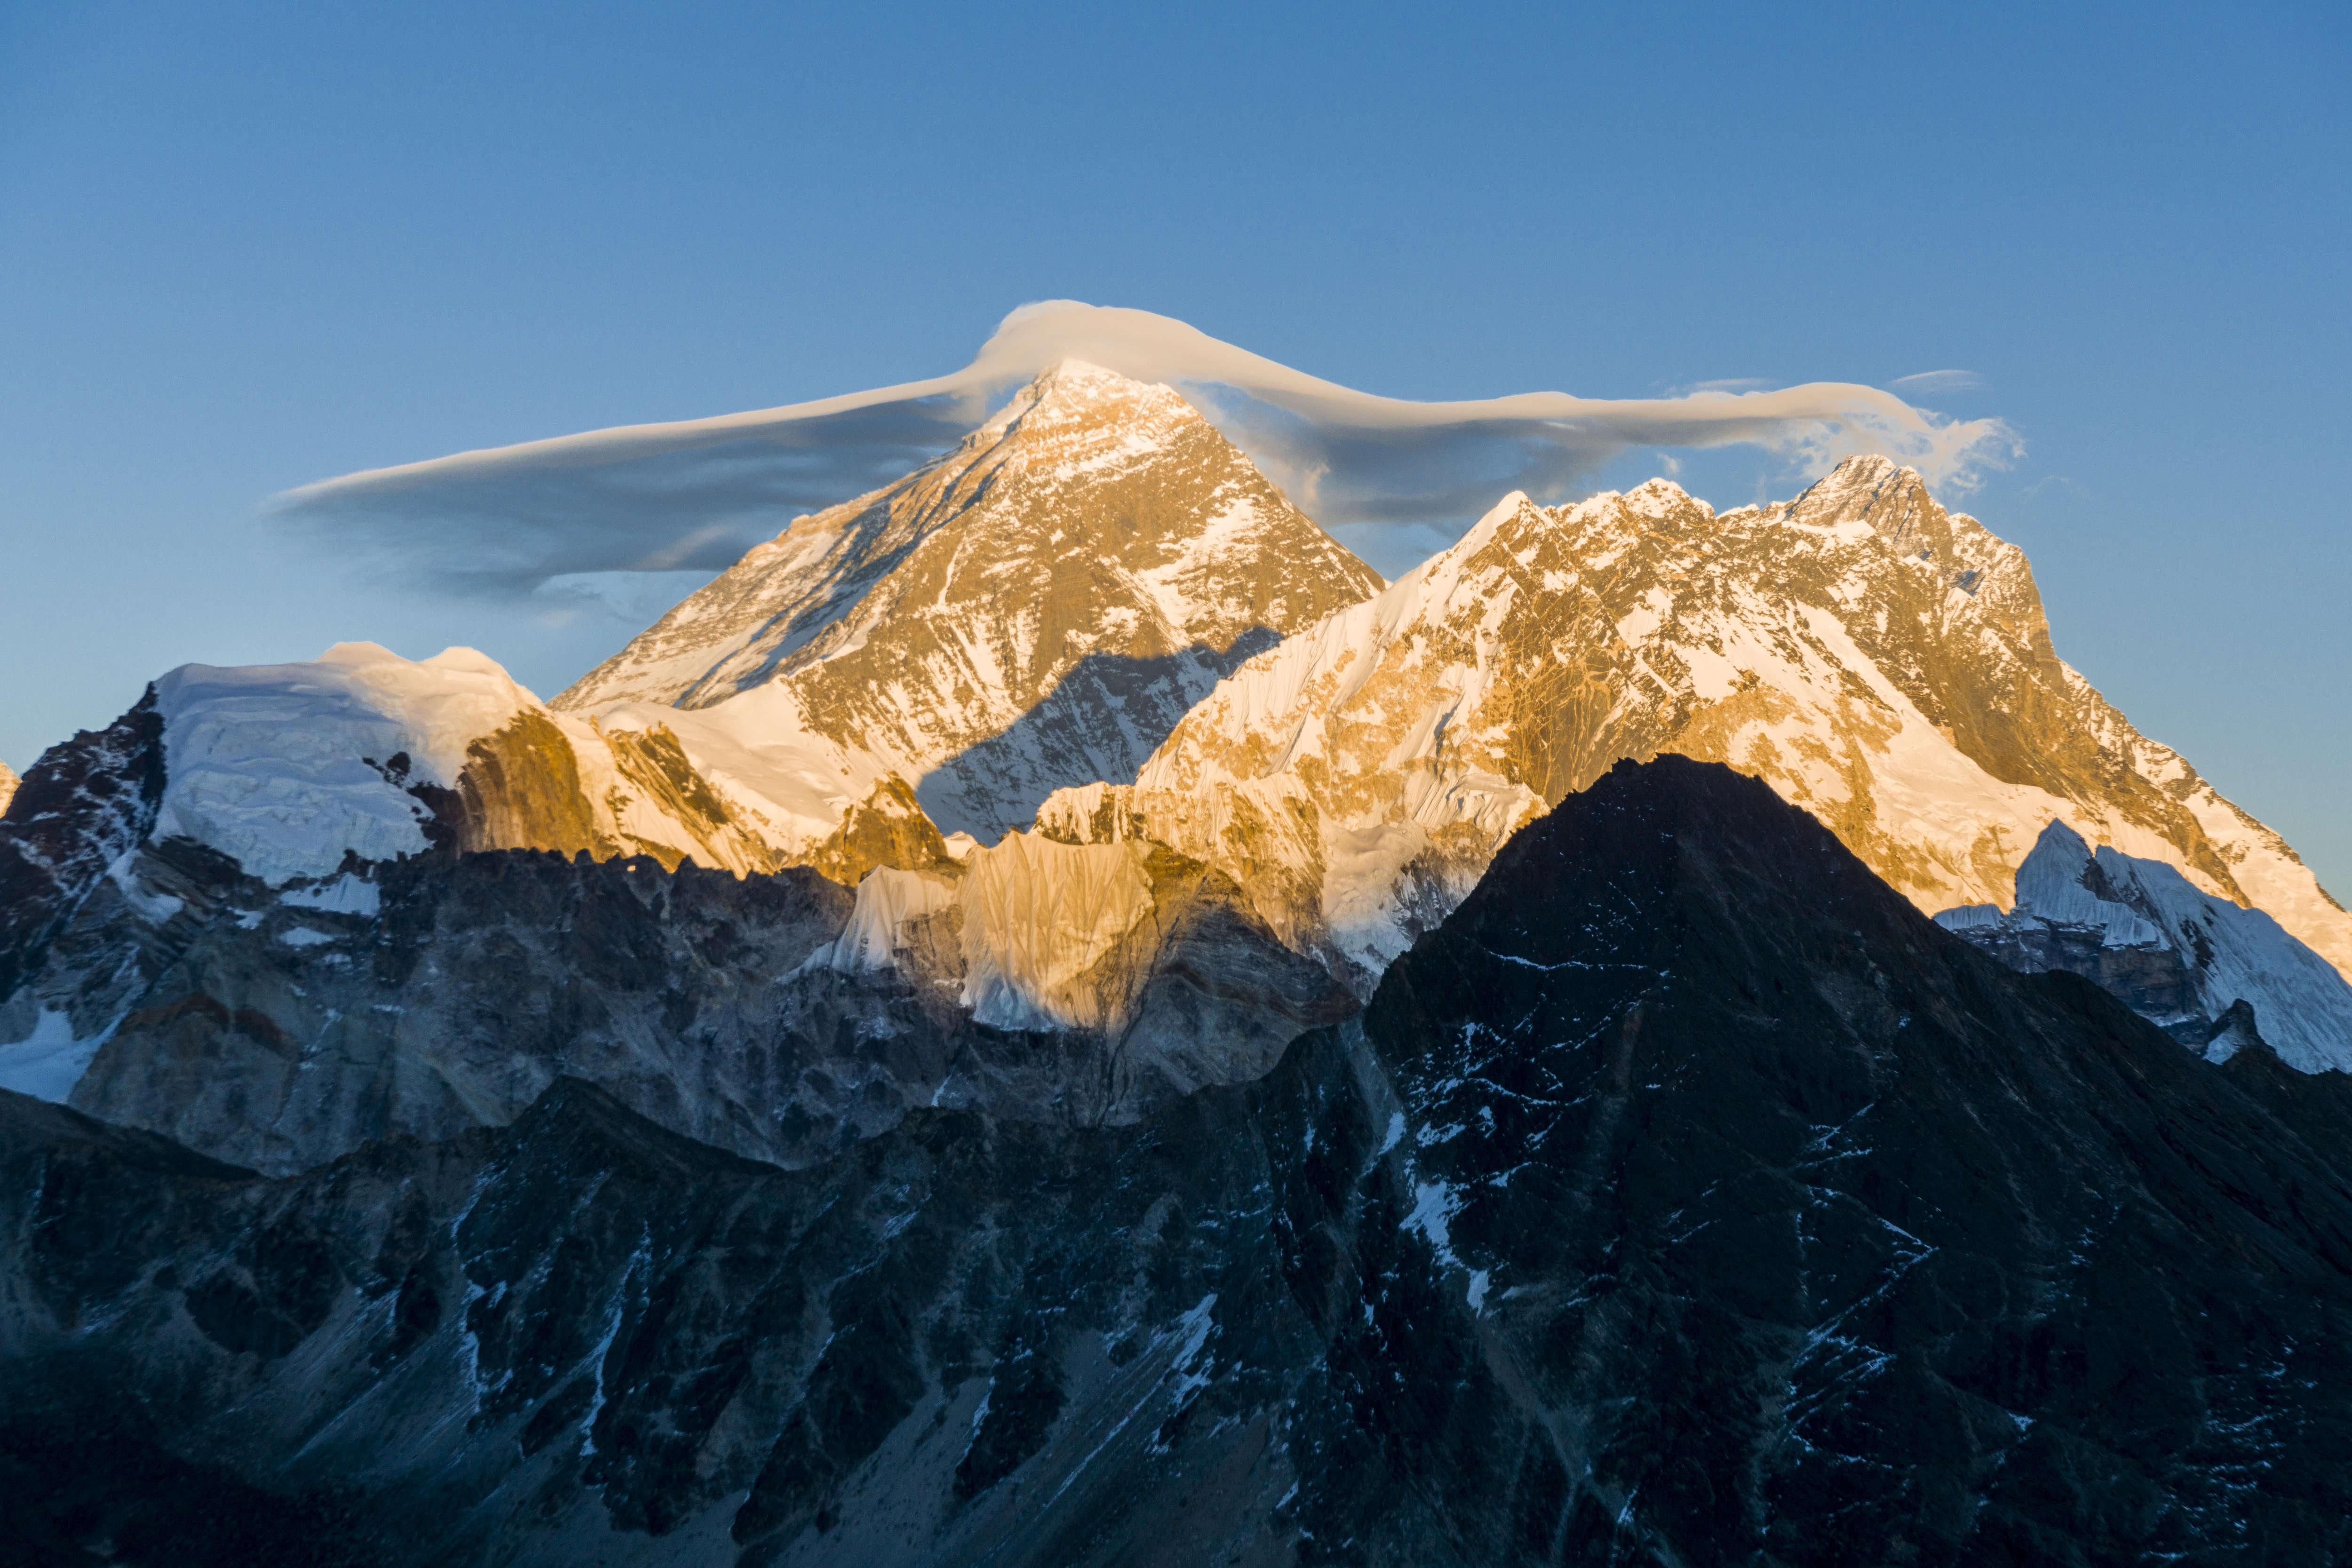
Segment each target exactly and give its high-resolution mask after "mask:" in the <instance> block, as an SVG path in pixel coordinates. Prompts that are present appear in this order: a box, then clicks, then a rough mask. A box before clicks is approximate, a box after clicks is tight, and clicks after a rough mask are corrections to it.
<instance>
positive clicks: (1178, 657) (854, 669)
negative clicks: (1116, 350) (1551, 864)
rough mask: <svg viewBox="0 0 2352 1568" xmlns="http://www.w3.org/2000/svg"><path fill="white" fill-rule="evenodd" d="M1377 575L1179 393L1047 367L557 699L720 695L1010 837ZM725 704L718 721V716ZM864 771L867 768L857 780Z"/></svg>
mask: <svg viewBox="0 0 2352 1568" xmlns="http://www.w3.org/2000/svg"><path fill="white" fill-rule="evenodd" d="M1380 588H1381V579H1380V576H1379V574H1376V573H1374V572H1373V571H1372V570H1371V568H1370V567H1369V566H1366V565H1365V564H1364V563H1362V562H1360V561H1359V560H1357V559H1356V558H1355V557H1354V556H1353V555H1351V554H1349V552H1348V551H1347V550H1346V549H1344V548H1343V547H1342V546H1341V545H1340V544H1339V542H1337V541H1335V540H1334V539H1332V538H1331V537H1330V535H1328V534H1327V533H1325V532H1324V531H1322V530H1321V529H1320V528H1318V527H1317V526H1316V525H1315V523H1314V522H1313V521H1311V520H1309V519H1308V518H1307V517H1306V516H1305V515H1304V514H1303V513H1301V512H1299V511H1298V510H1297V509H1296V508H1295V507H1293V506H1292V505H1291V504H1290V503H1289V501H1288V500H1286V499H1284V497H1283V495H1282V493H1281V491H1280V490H1278V489H1276V488H1275V487H1274V485H1273V484H1271V483H1270V482H1268V480H1267V479H1265V476H1264V475H1263V474H1261V473H1259V472H1258V470H1257V468H1255V466H1254V465H1252V464H1251V462H1250V460H1249V459H1248V458H1246V457H1244V455H1243V454H1242V453H1241V452H1240V451H1239V450H1238V449H1237V448H1235V447H1234V446H1233V445H1232V443H1230V442H1228V441H1227V440H1226V439H1225V438H1224V437H1223V436H1221V435H1219V434H1218V433H1217V431H1216V429H1215V428H1214V427H1213V426H1211V425H1210V424H1209V422H1208V421H1207V420H1206V419H1203V418H1202V416H1201V415H1200V414H1199V413H1198V412H1197V411H1196V410H1194V409H1193V407H1192V405H1190V404H1188V403H1186V402H1185V401H1184V399H1183V398H1181V396H1179V395H1177V394H1176V393H1175V392H1174V391H1172V390H1171V389H1170V388H1168V387H1166V386H1160V385H1153V384H1145V383H1142V382H1137V381H1131V380H1129V379H1128V378H1127V377H1125V376H1121V375H1118V374H1114V373H1112V372H1110V371H1107V370H1103V369H1101V368H1099V367H1098V366H1095V365H1091V364H1087V363H1082V362H1080V361H1076V360H1067V361H1065V362H1063V363H1060V364H1058V365H1056V366H1055V367H1054V368H1053V369H1052V370H1050V371H1048V372H1047V373H1046V374H1044V375H1041V376H1039V377H1038V378H1037V379H1036V380H1035V381H1034V382H1033V383H1031V384H1029V385H1028V387H1026V388H1025V389H1024V391H1023V392H1022V393H1021V394H1020V395H1018V396H1016V397H1015V398H1014V399H1013V401H1012V402H1011V403H1010V404H1008V405H1006V406H1005V407H1004V409H1003V411H1001V412H1000V413H998V414H997V415H996V416H994V417H992V418H991V419H990V420H989V421H988V422H987V423H986V424H984V425H982V426H981V427H980V428H978V429H977V430H974V431H973V432H972V433H971V435H970V436H968V437H965V438H964V439H963V440H962V441H961V443H959V444H958V445H957V446H956V447H955V448H954V449H953V450H952V451H950V452H949V453H947V454H946V455H945V456H943V457H941V458H938V459H937V460H935V461H933V462H931V463H929V464H927V465H926V466H924V467H923V468H919V469H918V470H916V471H915V472H914V473H911V474H909V475H908V476H907V477H906V478H905V479H900V480H898V482H897V483H895V484H892V485H889V486H887V487H886V488H884V489H879V490H877V491H874V492H873V493H871V494H869V495H865V496H861V497H859V498H857V499H856V500H851V501H847V502H845V503H844V504H842V505H840V506H837V507H835V508H833V509H831V510H827V511H823V512H819V513H817V514H815V515H814V516H810V517H803V518H801V519H799V520H798V521H795V522H794V523H793V525H792V527H790V528H788V529H786V530H785V531H783V532H782V533H781V534H779V535H777V537H776V538H775V539H774V540H773V541H772V542H769V543H767V544H763V545H761V546H760V547H759V548H757V549H755V550H753V551H752V552H751V553H750V554H748V555H746V556H745V557H744V558H743V559H742V560H741V561H740V563H737V564H736V565H735V566H734V567H733V568H732V569H730V570H729V571H728V572H726V573H724V574H721V575H720V576H719V578H718V579H717V580H716V581H714V582H712V583H711V584H709V585H708V586H706V587H704V588H703V589H702V590H701V591H699V592H698V593H696V594H695V595H692V596H691V597H689V598H688V599H687V600H686V601H685V602H684V603H683V604H680V605H678V606H677V608H676V609H674V610H672V611H670V613H669V614H668V615H667V616H663V617H662V618H661V620H660V621H658V622H656V624H655V625H654V626H652V627H651V628H649V629H648V630H647V631H646V632H645V633H644V635H642V636H640V637H637V638H636V639H635V640H634V641H633V642H631V643H630V644H629V646H628V647H625V648H624V649H622V650H621V652H619V653H618V654H616V655H614V657H613V658H610V659H608V660H606V661H605V662H604V664H603V665H601V666H599V667H598V668H596V669H594V670H593V671H592V672H590V673H589V674H588V675H587V676H586V677H584V678H583V679H581V680H580V681H579V682H578V683H577V684H575V685H574V686H572V689H570V690H568V691H565V692H564V693H563V694H562V696H560V697H558V698H557V699H556V700H555V703H554V706H556V707H557V708H560V709H571V710H581V711H587V712H596V711H602V710H607V709H610V708H612V707H614V706H615V705H617V704H624V703H636V704H667V705H671V706H675V707H677V708H681V709H691V710H711V709H723V708H725V707H726V706H727V705H728V704H730V702H735V701H740V700H743V699H745V698H747V697H748V696H751V694H755V693H756V694H758V695H759V698H760V700H759V702H758V703H757V704H756V705H754V706H755V707H756V709H757V711H756V713H754V712H752V711H750V710H746V711H745V712H744V714H743V719H744V723H743V724H741V725H737V726H732V727H735V728H739V729H742V730H744V731H745V732H746V733H747V734H748V733H751V732H752V731H758V730H764V729H768V728H770V727H772V725H773V724H775V723H776V722H777V721H778V720H779V719H780V718H781V715H780V714H779V713H778V712H777V711H776V710H780V709H782V708H783V707H786V706H788V707H789V708H790V709H791V710H793V711H792V713H791V715H790V722H791V724H792V725H793V727H794V728H796V729H801V730H805V731H807V732H809V733H811V734H813V735H815V736H820V737H823V738H824V740H825V741H827V742H831V743H832V744H834V745H836V746H838V747H840V748H841V749H842V750H843V751H845V752H852V753H857V754H860V755H861V756H862V757H865V758H869V759H871V771H872V772H873V773H876V774H877V775H880V774H887V773H897V774H898V775H899V776H900V777H901V778H903V779H904V780H906V781H907V782H908V784H911V785H912V786H913V787H914V790H915V793H916V794H917V795H918V796H919V798H920V800H921V802H922V804H923V806H924V808H925V809H926V810H927V811H928V812H929V814H930V816H932V817H933V818H934V819H935V820H936V821H937V822H938V823H939V825H940V827H941V828H942V829H944V830H946V831H949V832H954V831H956V830H958V829H963V830H968V831H971V832H972V833H975V834H977V835H979V836H981V837H984V838H994V837H998V836H999V835H1001V834H1003V833H1004V832H1006V831H1007V830H1009V829H1012V828H1014V827H1019V826H1024V825H1025V824H1026V823H1027V822H1028V821H1029V819H1030V817H1031V816H1032V814H1033V813H1034V810H1035V807H1036V805H1037V803H1038V802H1039V801H1040V800H1042V799H1044V798H1045V795H1047V794H1049V793H1050V792H1051V791H1052V790H1054V789H1055V788H1056V787H1059V786H1061V785H1064V784H1082V783H1086V782H1088V781H1092V780H1106V779H1107V780H1111V781H1114V782H1125V781H1128V780H1130V779H1132V778H1133V777H1134V776H1135V770H1136V768H1137V766H1138V765H1139V764H1140V763H1142V761H1143V759H1144V758H1145V757H1147V756H1149V755H1150V752H1151V751H1152V749H1153V748H1154V747H1155V746H1157V745H1158V744H1159V743H1160V741H1161V740H1163V739H1164V738H1166V736H1167V733H1168V731H1170V730H1171V729H1173V728H1174V727H1175V724H1176V721H1178V720H1179V719H1181V717H1182V716H1183V714H1184V713H1185V711H1186V710H1188V709H1190V708H1191V707H1192V704H1193V703H1195V702H1197V701H1198V700H1200V699H1201V698H1202V697H1203V696H1205V695H1207V693H1208V691H1209V689H1210V688H1211V687H1213V685H1214V684H1215V683H1216V681H1217V679H1219V678H1220V677H1222V676H1223V675H1226V674H1228V673H1230V672H1231V671H1232V670H1233V669H1234V667H1235V666H1237V665H1238V664H1240V663H1241V661H1242V660H1243V659H1244V658H1247V657H1248V656H1249V655H1251V654H1253V653H1255V652H1257V651H1259V650H1260V649H1262V648H1265V647H1270V646H1272V645H1273V644H1274V643H1275V642H1276V640H1278V639H1279V638H1280V637H1282V636H1283V635H1284V634H1286V633H1288V632H1292V631H1296V630H1297V629H1298V628H1300V627H1302V626H1308V625H1311V624H1313V623H1314V622H1315V621H1316V620H1318V619H1319V618H1320V617H1321V616H1324V615H1326V614H1328V613H1329V612H1331V611H1333V610H1336V609H1339V608H1341V607H1343V606H1345V605H1350V604H1353V603H1355V602H1357V601H1358V600H1360V599H1363V598H1366V597H1368V596H1370V595H1372V594H1375V593H1377V592H1379V590H1380ZM714 717H716V715H714ZM861 771H862V770H861Z"/></svg>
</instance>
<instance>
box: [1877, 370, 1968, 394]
mask: <svg viewBox="0 0 2352 1568" xmlns="http://www.w3.org/2000/svg"><path fill="white" fill-rule="evenodd" d="M1984 384H1985V383H1984V377H1982V376H1980V375H1979V374H1977V373H1976V372H1974V371H1972V370H1923V371H1921V372H1919V374H1916V375H1898V376H1896V377H1895V379H1894V380H1893V381H1890V382H1888V383H1887V385H1889V386H1899V387H1901V388H1902V389H1903V391H1904V394H1905V395H1906V396H1910V397H1933V396H1934V395H1936V394H1937V393H1939V392H1974V391H1977V390H1978V389H1979V388H1980V387H1982V386H1983V385H1984Z"/></svg>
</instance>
